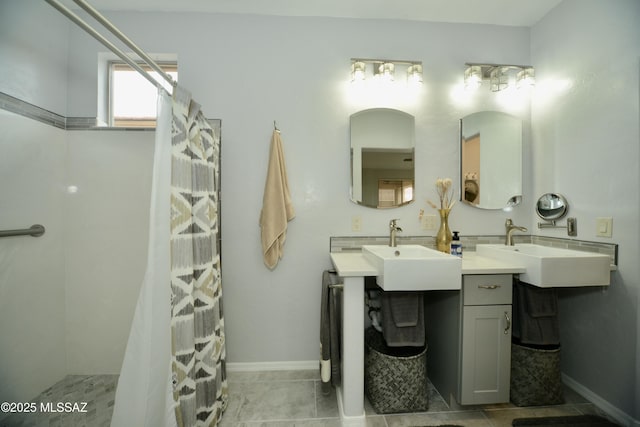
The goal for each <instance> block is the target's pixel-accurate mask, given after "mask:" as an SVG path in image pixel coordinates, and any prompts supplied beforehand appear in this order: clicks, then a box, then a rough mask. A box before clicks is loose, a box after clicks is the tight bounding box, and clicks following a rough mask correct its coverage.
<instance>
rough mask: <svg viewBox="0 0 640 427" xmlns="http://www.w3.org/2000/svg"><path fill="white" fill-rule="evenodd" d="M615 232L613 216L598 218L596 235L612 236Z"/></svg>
mask: <svg viewBox="0 0 640 427" xmlns="http://www.w3.org/2000/svg"><path fill="white" fill-rule="evenodd" d="M612 234H613V218H611V217H600V218H596V236H598V237H611V236H612Z"/></svg>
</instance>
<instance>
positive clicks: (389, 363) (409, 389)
mask: <svg viewBox="0 0 640 427" xmlns="http://www.w3.org/2000/svg"><path fill="white" fill-rule="evenodd" d="M365 343H366V352H365V368H364V385H365V392H366V394H367V398H368V399H369V402H370V403H371V406H373V408H374V409H375V410H376V412H377V413H379V414H389V413H397V412H420V411H426V410H427V409H428V408H429V392H428V386H427V346H426V345H425V346H424V347H388V346H387V345H386V343H385V341H384V338H383V337H382V334H381V333H379V332H378V331H376V330H375V329H373V328H369V329H367V330H366V331H365Z"/></svg>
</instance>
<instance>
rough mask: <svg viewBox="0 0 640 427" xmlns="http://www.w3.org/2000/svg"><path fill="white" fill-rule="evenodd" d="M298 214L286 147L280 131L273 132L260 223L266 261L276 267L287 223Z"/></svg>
mask: <svg viewBox="0 0 640 427" xmlns="http://www.w3.org/2000/svg"><path fill="white" fill-rule="evenodd" d="M294 217H295V211H294V209H293V205H292V203H291V195H290V194H289V181H288V180H287V168H286V165H285V161H284V152H283V150H282V140H281V138H280V132H279V131H276V130H274V131H273V135H272V136H271V148H270V153H269V166H268V170H267V180H266V182H265V185H264V196H263V199H262V212H261V213H260V227H261V228H262V254H263V257H264V263H265V264H266V266H267V267H269V268H270V269H274V268H275V267H276V265H277V264H278V261H279V260H280V258H282V250H283V247H284V241H285V238H286V235H287V223H288V222H289V221H291V220H292V219H293V218H294Z"/></svg>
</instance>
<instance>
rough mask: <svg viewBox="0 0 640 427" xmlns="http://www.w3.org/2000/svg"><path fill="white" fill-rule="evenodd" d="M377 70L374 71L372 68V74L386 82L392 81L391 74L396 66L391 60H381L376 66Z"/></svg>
mask: <svg viewBox="0 0 640 427" xmlns="http://www.w3.org/2000/svg"><path fill="white" fill-rule="evenodd" d="M377 71H378V72H377V73H376V72H375V70H374V75H377V76H379V77H380V78H382V79H383V80H384V81H386V82H392V81H393V74H394V73H395V71H396V66H395V64H394V63H393V62H383V63H382V64H380V65H379V66H378V70H377Z"/></svg>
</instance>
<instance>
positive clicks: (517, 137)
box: [460, 111, 522, 209]
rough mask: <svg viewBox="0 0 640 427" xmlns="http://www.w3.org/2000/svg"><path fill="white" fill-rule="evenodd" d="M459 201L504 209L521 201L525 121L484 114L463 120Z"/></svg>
mask: <svg viewBox="0 0 640 427" xmlns="http://www.w3.org/2000/svg"><path fill="white" fill-rule="evenodd" d="M460 188H461V192H460V200H462V201H463V202H465V203H467V204H469V205H471V206H475V207H477V208H482V209H504V208H505V207H508V206H514V205H517V204H518V203H520V200H521V198H522V121H521V120H520V119H518V118H517V117H513V116H511V115H509V114H506V113H501V112H497V111H481V112H478V113H474V114H470V115H468V116H466V117H463V118H462V119H461V120H460Z"/></svg>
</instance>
